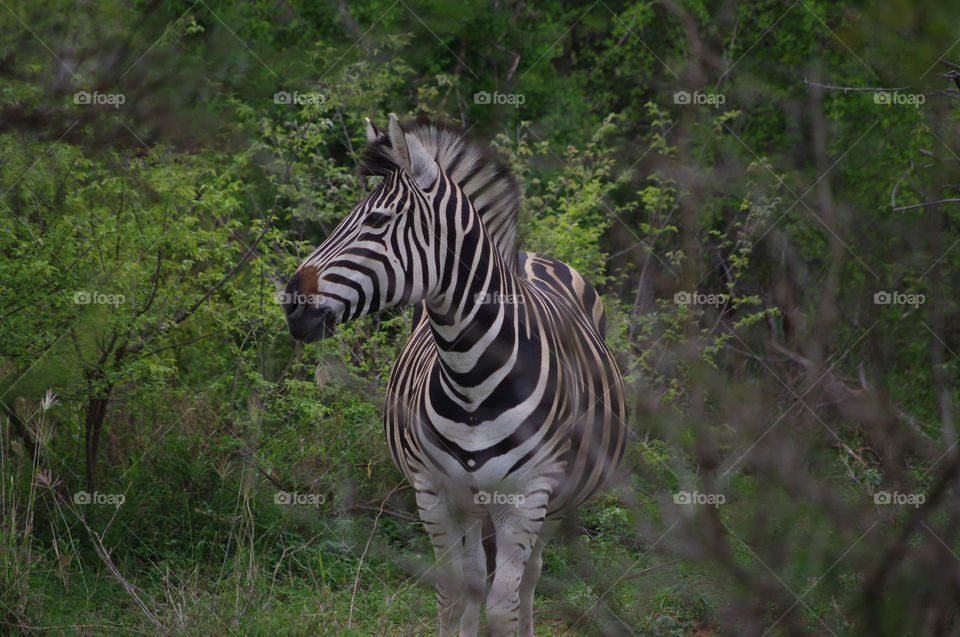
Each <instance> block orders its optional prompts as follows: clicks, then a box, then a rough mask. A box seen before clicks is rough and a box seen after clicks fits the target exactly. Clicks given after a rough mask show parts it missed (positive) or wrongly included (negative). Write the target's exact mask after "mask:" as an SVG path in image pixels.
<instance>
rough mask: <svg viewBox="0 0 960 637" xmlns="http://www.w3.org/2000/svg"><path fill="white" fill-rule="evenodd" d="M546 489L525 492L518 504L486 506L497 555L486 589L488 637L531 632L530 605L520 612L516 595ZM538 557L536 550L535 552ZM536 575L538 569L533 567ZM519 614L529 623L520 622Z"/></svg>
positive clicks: (535, 539) (540, 517) (541, 516)
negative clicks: (491, 522)
mask: <svg viewBox="0 0 960 637" xmlns="http://www.w3.org/2000/svg"><path fill="white" fill-rule="evenodd" d="M549 494H550V490H548V489H537V490H534V491H533V492H532V493H530V494H528V495H527V496H526V497H525V498H524V501H523V503H522V504H517V505H512V504H506V505H494V506H491V507H490V513H491V515H492V516H493V522H494V526H495V527H496V538H497V559H496V571H495V572H494V574H493V582H492V583H491V585H490V592H489V593H488V594H487V626H488V627H489V629H490V635H491V637H506V636H508V635H516V634H518V631H519V634H520V635H532V634H533V623H532V622H533V619H532V608H531V609H530V611H528V612H523V610H522V603H521V599H520V589H521V583H522V580H523V578H524V572H525V571H526V569H527V565H528V563H529V561H530V559H531V557H533V555H534V548H535V547H536V545H537V543H538V535H539V533H540V529H541V527H542V525H543V520H544V515H545V514H546V511H547V500H548V498H549ZM537 558H538V559H537V561H539V554H538V555H537ZM536 571H537V575H538V576H539V572H540V569H539V567H537V568H536ZM529 587H530V591H531V592H530V594H529V596H528V597H529V602H530V604H532V603H533V593H532V591H533V589H534V588H536V581H535V580H534V581H532V582H531V583H530V585H529ZM521 615H525V619H526V620H527V623H528V624H529V631H528V632H526V633H525V632H523V631H525V630H527V627H526V626H524V625H522V624H521V622H520V617H521Z"/></svg>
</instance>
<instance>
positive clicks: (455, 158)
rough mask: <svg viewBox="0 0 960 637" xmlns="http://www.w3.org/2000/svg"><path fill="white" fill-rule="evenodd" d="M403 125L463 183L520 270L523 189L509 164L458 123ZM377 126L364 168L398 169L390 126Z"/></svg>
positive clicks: (512, 265) (373, 170) (506, 257)
mask: <svg viewBox="0 0 960 637" xmlns="http://www.w3.org/2000/svg"><path fill="white" fill-rule="evenodd" d="M402 128H403V130H404V132H405V133H406V134H407V135H413V136H414V137H416V138H417V140H418V141H419V142H420V143H421V144H422V145H423V147H424V148H425V149H426V150H427V152H428V153H430V154H431V155H432V156H433V158H434V159H435V160H436V162H437V164H438V165H439V166H440V169H441V170H443V172H444V173H446V175H447V176H448V177H450V179H452V180H453V181H454V182H456V183H457V185H459V186H460V188H461V189H462V190H463V192H464V193H465V194H466V195H467V197H468V198H469V199H470V202H471V203H472V204H473V207H474V208H475V209H476V210H477V213H478V214H479V215H480V219H481V220H482V221H483V225H484V227H485V228H486V230H487V233H488V234H489V235H490V237H491V238H492V239H493V242H494V245H496V247H497V250H499V252H500V255H501V256H502V257H503V259H504V261H505V262H506V263H507V265H508V266H509V267H510V268H511V269H513V270H516V269H517V268H518V265H517V225H518V222H519V218H520V201H521V197H522V192H521V189H520V183H519V182H518V181H517V178H516V177H515V176H514V174H513V172H512V171H511V170H510V168H509V167H508V166H507V164H506V163H504V162H503V160H502V159H501V158H500V157H499V156H498V155H497V154H496V153H495V152H494V151H493V150H492V149H491V148H490V147H489V146H488V145H487V144H484V143H483V142H480V141H477V140H475V139H473V138H471V137H469V136H467V133H466V131H464V130H463V129H462V128H461V127H460V126H458V125H456V124H452V123H447V122H438V121H432V120H429V119H425V118H419V119H416V120H407V121H405V122H404V123H403V124H402ZM374 131H375V132H376V134H377V136H376V139H375V140H373V141H368V143H367V147H366V149H365V150H364V152H363V154H362V156H361V160H360V161H361V173H362V174H366V175H387V174H389V173H392V172H394V171H396V170H397V169H398V166H399V162H398V158H397V155H396V151H395V150H394V148H393V144H392V143H391V141H390V135H389V133H388V132H387V131H386V130H382V129H378V128H376V127H374Z"/></svg>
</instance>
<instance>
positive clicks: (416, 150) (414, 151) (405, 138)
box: [389, 113, 440, 188]
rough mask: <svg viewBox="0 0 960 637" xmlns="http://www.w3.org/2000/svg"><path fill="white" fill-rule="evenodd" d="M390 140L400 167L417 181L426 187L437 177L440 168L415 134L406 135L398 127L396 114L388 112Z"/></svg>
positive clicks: (398, 122)
mask: <svg viewBox="0 0 960 637" xmlns="http://www.w3.org/2000/svg"><path fill="white" fill-rule="evenodd" d="M389 130H390V142H391V143H392V144H393V148H394V150H396V151H397V158H398V159H399V160H400V167H401V168H402V169H403V170H404V171H406V172H408V173H409V174H410V176H411V177H413V178H414V179H415V180H416V181H417V183H418V184H419V185H420V186H422V187H424V188H426V187H427V186H429V185H430V184H432V183H433V181H434V180H435V179H436V178H437V173H438V172H439V171H440V168H439V167H438V166H437V162H435V161H434V160H433V157H431V156H430V153H428V152H427V149H425V148H424V147H423V144H421V143H420V140H419V139H417V138H416V136H415V135H407V134H406V133H404V132H403V129H402V128H400V121H399V120H398V119H397V116H396V115H394V114H393V113H390V129H389Z"/></svg>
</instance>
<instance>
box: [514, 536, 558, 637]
mask: <svg viewBox="0 0 960 637" xmlns="http://www.w3.org/2000/svg"><path fill="white" fill-rule="evenodd" d="M558 525H559V522H558V521H557V520H546V521H545V522H544V523H543V526H541V527H540V533H539V534H538V536H537V542H536V544H534V545H533V551H532V552H531V553H530V557H529V558H528V559H527V565H526V567H525V568H524V569H523V577H522V578H521V580H520V622H519V630H518V633H519V635H520V637H533V595H534V593H535V592H536V590H537V581H539V580H540V568H541V567H542V566H543V547H544V546H545V545H546V543H547V540H548V539H549V538H550V537H551V536H552V535H553V532H554V531H555V530H556V528H557V526H558Z"/></svg>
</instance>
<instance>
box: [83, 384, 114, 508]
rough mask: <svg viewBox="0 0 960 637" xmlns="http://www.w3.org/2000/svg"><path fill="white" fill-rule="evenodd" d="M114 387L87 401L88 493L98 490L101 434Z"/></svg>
mask: <svg viewBox="0 0 960 637" xmlns="http://www.w3.org/2000/svg"><path fill="white" fill-rule="evenodd" d="M112 389H113V386H112V385H107V386H106V387H104V388H102V389H99V390H97V394H99V395H97V396H95V397H91V398H90V399H89V400H88V401H87V414H86V418H85V422H84V451H85V455H86V464H87V467H86V469H87V475H86V478H87V491H88V492H90V493H93V492H94V490H95V489H96V476H97V454H98V452H99V449H100V432H101V431H103V421H104V420H106V417H107V403H108V402H109V400H110V392H111V391H112Z"/></svg>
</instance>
